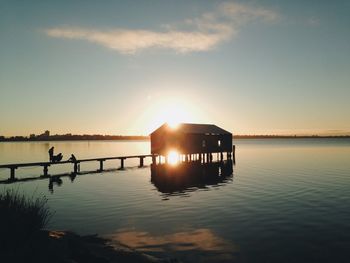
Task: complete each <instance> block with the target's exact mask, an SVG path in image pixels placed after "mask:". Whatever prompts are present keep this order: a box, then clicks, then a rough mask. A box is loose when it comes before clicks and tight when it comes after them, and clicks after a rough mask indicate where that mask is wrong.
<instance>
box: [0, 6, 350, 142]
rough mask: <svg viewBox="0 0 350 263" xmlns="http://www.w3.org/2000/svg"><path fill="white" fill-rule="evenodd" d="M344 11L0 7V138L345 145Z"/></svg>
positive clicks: (349, 116) (348, 129) (349, 55)
mask: <svg viewBox="0 0 350 263" xmlns="http://www.w3.org/2000/svg"><path fill="white" fill-rule="evenodd" d="M349 14H350V2H349V1H345V0H344V1H336V0H335V1H322V0H317V1H316V0H308V1H301V0H300V1H298V0H294V1H277V0H261V1H259V0H255V1H219V0H216V1H215V0H210V1H209V0H208V1H205V0H198V1H187V0H186V1H181V0H179V1H167V0H159V1H156V0H147V1H108V0H106V1H63V0H62V1H16V0H11V1H5V0H1V1H0V135H4V136H10V135H25V136H28V135H29V134H31V133H35V134H40V133H42V132H43V131H45V130H50V132H51V134H65V133H73V134H113V135H115V134H123V135H147V134H149V133H150V132H151V131H152V130H154V129H155V128H157V126H159V125H161V124H162V123H163V122H171V121H178V122H191V123H212V124H216V125H218V126H220V127H222V128H224V129H226V130H229V131H231V132H233V133H234V134H322V135H323V134H327V135H328V134H333V135H339V134H350V103H349V100H350V85H349V84H350V16H349Z"/></svg>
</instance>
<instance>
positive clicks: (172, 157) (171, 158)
mask: <svg viewBox="0 0 350 263" xmlns="http://www.w3.org/2000/svg"><path fill="white" fill-rule="evenodd" d="M167 158H168V163H169V164H170V165H176V164H177V163H178V162H179V158H180V155H179V153H178V152H177V151H175V150H172V151H170V152H169V153H168V156H167Z"/></svg>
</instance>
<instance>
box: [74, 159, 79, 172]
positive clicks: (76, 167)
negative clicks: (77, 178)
mask: <svg viewBox="0 0 350 263" xmlns="http://www.w3.org/2000/svg"><path fill="white" fill-rule="evenodd" d="M74 173H75V174H76V173H78V163H77V162H75V163H74Z"/></svg>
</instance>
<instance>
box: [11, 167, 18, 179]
mask: <svg viewBox="0 0 350 263" xmlns="http://www.w3.org/2000/svg"><path fill="white" fill-rule="evenodd" d="M10 169H11V174H10V180H11V181H14V180H16V176H15V170H16V169H17V167H15V166H12V167H11V168H10Z"/></svg>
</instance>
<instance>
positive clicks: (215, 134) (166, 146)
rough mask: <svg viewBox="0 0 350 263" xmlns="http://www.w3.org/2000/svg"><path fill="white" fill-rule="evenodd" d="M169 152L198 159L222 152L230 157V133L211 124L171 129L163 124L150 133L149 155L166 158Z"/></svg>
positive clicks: (187, 124) (183, 125) (185, 125)
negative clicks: (193, 156)
mask: <svg viewBox="0 0 350 263" xmlns="http://www.w3.org/2000/svg"><path fill="white" fill-rule="evenodd" d="M171 151H176V152H178V153H179V154H180V155H185V156H188V155H189V156H191V155H193V154H195V155H196V156H199V158H202V156H203V157H204V155H206V156H208V155H209V156H212V155H211V154H212V153H224V152H226V153H228V156H231V152H232V133H230V132H228V131H226V130H224V129H222V128H220V127H218V126H216V125H213V124H190V123H182V124H179V125H178V126H176V127H175V128H173V127H171V126H170V125H168V124H167V123H165V124H163V125H162V126H160V127H159V128H158V129H156V130H155V131H154V132H152V133H151V153H152V154H154V155H161V156H167V155H168V153H169V152H171Z"/></svg>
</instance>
